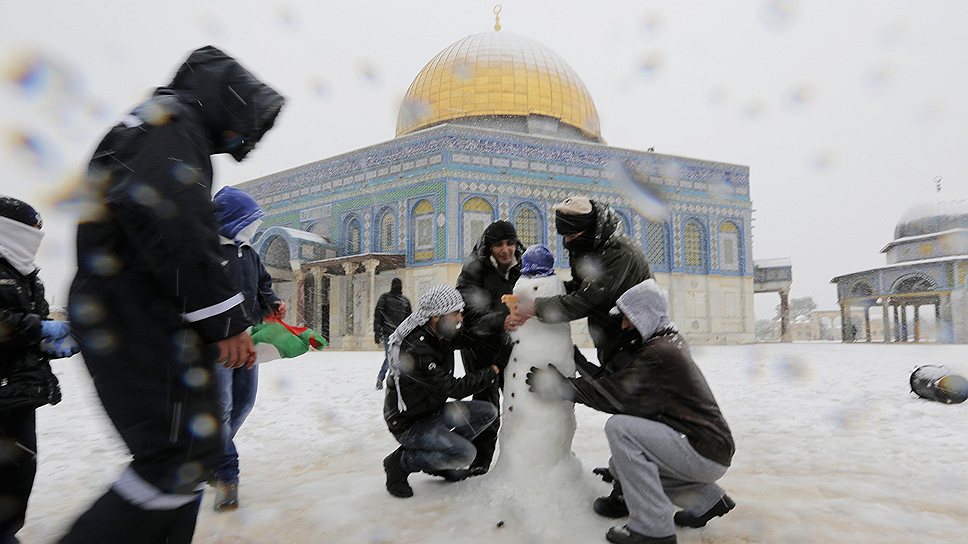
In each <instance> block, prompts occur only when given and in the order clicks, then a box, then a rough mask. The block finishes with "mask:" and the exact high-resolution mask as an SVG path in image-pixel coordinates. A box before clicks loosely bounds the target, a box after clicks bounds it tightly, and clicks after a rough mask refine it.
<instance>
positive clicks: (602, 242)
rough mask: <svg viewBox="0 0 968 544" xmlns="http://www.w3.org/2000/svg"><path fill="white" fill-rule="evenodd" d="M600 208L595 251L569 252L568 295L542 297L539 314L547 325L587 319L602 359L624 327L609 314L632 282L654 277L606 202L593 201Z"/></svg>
mask: <svg viewBox="0 0 968 544" xmlns="http://www.w3.org/2000/svg"><path fill="white" fill-rule="evenodd" d="M592 205H593V206H594V207H595V211H596V227H595V245H594V250H593V251H592V252H591V253H588V254H585V255H581V256H575V255H571V280H569V281H567V282H565V290H566V294H564V295H559V296H554V297H542V298H538V299H536V300H535V302H534V309H535V314H536V315H537V316H538V318H539V319H540V320H541V321H544V322H546V323H561V322H566V321H574V320H576V319H581V318H583V317H587V318H588V332H589V334H590V335H591V337H592V341H593V342H594V343H595V347H596V348H598V358H599V360H600V361H604V360H606V357H605V356H604V353H605V352H608V351H610V350H613V349H615V344H616V342H617V338H619V336H620V335H621V331H622V318H621V316H613V315H609V311H610V310H611V309H612V308H613V307H614V306H615V301H617V300H618V297H620V296H622V294H623V293H625V292H626V291H628V290H629V288H631V287H632V286H633V285H636V284H638V283H641V282H642V281H645V280H647V279H649V278H650V277H652V274H651V273H650V272H649V264H648V262H646V260H645V255H643V254H642V250H641V248H639V247H637V246H635V245H633V244H632V242H631V241H630V240H629V239H628V238H626V237H625V236H621V235H619V234H617V232H616V229H617V228H618V219H617V218H616V217H615V215H614V212H612V210H611V208H609V207H608V206H607V205H606V204H602V203H600V202H597V201H594V200H593V201H592Z"/></svg>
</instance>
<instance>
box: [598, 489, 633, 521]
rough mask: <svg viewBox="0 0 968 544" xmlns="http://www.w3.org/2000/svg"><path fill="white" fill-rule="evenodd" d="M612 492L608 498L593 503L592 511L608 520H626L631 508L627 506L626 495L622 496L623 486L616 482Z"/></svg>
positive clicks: (600, 498) (601, 498)
mask: <svg viewBox="0 0 968 544" xmlns="http://www.w3.org/2000/svg"><path fill="white" fill-rule="evenodd" d="M614 482H615V483H614V484H613V485H612V492H611V493H610V494H609V495H608V496H607V497H599V498H597V499H595V502H593V503H592V510H594V511H595V513H596V514H598V515H599V516H604V517H606V518H612V519H615V518H624V517H625V516H627V515H629V507H628V506H627V505H626V504H625V495H624V494H622V484H620V483H618V480H614Z"/></svg>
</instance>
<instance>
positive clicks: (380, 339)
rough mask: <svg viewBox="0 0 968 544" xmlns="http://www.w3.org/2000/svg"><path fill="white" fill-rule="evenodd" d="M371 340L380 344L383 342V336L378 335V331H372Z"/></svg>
mask: <svg viewBox="0 0 968 544" xmlns="http://www.w3.org/2000/svg"><path fill="white" fill-rule="evenodd" d="M373 341H374V342H376V343H377V344H382V343H383V337H382V336H380V333H378V332H377V333H373Z"/></svg>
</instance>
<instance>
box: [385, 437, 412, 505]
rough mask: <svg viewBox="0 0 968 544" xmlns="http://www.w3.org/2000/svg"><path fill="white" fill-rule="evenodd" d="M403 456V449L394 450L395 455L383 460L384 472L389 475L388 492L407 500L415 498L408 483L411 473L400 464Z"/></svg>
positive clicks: (392, 454)
mask: <svg viewBox="0 0 968 544" xmlns="http://www.w3.org/2000/svg"><path fill="white" fill-rule="evenodd" d="M402 456H403V448H402V447H400V448H397V449H395V450H393V453H391V454H390V455H387V456H386V458H384V459H383V471H384V472H386V473H387V491H388V492H389V493H390V494H391V495H393V496H394V497H400V498H401V499H406V498H408V497H412V496H413V488H412V487H410V484H409V483H408V482H407V476H408V475H409V474H410V473H409V472H407V471H406V470H404V469H403V465H402V464H400V458H401V457H402Z"/></svg>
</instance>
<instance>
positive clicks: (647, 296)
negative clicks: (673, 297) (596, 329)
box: [616, 279, 672, 340]
mask: <svg viewBox="0 0 968 544" xmlns="http://www.w3.org/2000/svg"><path fill="white" fill-rule="evenodd" d="M616 306H618V309H619V310H621V312H622V314H624V315H625V317H627V318H628V320H629V321H631V322H632V325H635V328H636V329H637V330H638V331H639V334H641V335H642V338H643V339H645V340H648V339H649V338H651V337H652V335H654V334H655V333H656V332H658V331H660V330H662V329H665V328H668V327H669V326H670V325H672V321H671V320H670V319H669V302H668V298H667V297H666V293H665V289H663V288H662V287H660V286H659V284H658V283H656V282H655V280H653V279H647V280H645V281H643V282H642V283H640V284H638V285H635V286H634V287H632V288H631V289H629V290H628V291H626V292H625V293H624V294H623V295H622V296H620V297H619V298H618V302H617V303H616Z"/></svg>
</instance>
